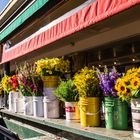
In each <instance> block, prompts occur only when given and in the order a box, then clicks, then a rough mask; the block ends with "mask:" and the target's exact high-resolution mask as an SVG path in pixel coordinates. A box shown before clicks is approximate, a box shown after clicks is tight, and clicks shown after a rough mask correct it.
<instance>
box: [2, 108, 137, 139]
mask: <svg viewBox="0 0 140 140" xmlns="http://www.w3.org/2000/svg"><path fill="white" fill-rule="evenodd" d="M0 114H1V116H2V117H3V118H7V119H12V120H13V119H15V120H18V121H22V123H24V122H26V123H29V122H30V125H31V124H32V123H35V124H38V125H42V129H43V128H44V127H45V126H46V127H50V128H55V129H57V130H61V131H64V132H68V133H72V134H73V135H75V134H76V135H79V136H83V137H86V138H87V139H88V138H90V139H97V140H119V139H120V140H134V139H135V138H134V137H133V132H132V131H120V130H113V129H106V128H102V127H82V126H81V125H80V123H72V122H67V121H66V120H64V119H44V118H41V117H37V118H36V117H33V116H27V115H23V114H19V113H12V112H9V111H8V110H0ZM36 126H37V125H36ZM135 140H136V139H135Z"/></svg>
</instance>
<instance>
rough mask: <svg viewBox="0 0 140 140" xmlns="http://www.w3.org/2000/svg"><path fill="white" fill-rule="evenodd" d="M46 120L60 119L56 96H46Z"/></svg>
mask: <svg viewBox="0 0 140 140" xmlns="http://www.w3.org/2000/svg"><path fill="white" fill-rule="evenodd" d="M43 102H44V118H52V119H56V118H59V101H58V99H57V98H56V96H55V95H53V94H49V95H48V96H44V100H43Z"/></svg>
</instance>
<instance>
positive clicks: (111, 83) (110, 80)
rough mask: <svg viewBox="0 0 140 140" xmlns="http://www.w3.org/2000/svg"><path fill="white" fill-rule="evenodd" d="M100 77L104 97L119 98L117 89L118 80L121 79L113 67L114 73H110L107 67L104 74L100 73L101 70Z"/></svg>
mask: <svg viewBox="0 0 140 140" xmlns="http://www.w3.org/2000/svg"><path fill="white" fill-rule="evenodd" d="M97 71H98V76H99V79H100V88H101V89H102V91H103V93H104V96H110V97H117V90H116V89H115V84H116V80H117V79H118V78H120V77H121V74H120V73H118V72H117V71H116V69H115V67H113V69H112V71H111V72H109V71H108V69H107V67H105V69H104V72H100V71H99V69H98V70H97Z"/></svg>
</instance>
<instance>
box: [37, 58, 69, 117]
mask: <svg viewBox="0 0 140 140" xmlns="http://www.w3.org/2000/svg"><path fill="white" fill-rule="evenodd" d="M35 64H36V71H37V73H38V74H39V75H41V77H42V80H43V83H44V87H43V93H44V100H43V102H44V112H45V113H44V117H45V118H59V101H58V100H57V99H56V96H55V95H54V94H53V91H54V90H55V89H56V87H57V86H58V84H59V80H60V76H62V74H64V73H66V72H68V70H69V61H68V60H64V59H63V58H45V59H41V60H38V61H37V62H36V63H35ZM52 107H53V109H50V108H52ZM48 111H49V113H47V112H48Z"/></svg>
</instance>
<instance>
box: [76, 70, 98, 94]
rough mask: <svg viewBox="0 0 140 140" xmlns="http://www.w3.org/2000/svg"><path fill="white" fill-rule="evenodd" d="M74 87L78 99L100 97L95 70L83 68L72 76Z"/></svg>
mask: <svg viewBox="0 0 140 140" xmlns="http://www.w3.org/2000/svg"><path fill="white" fill-rule="evenodd" d="M74 85H75V86H76V88H77V91H78V93H79V96H80V97H97V96H99V95H100V88H99V78H98V76H97V72H96V70H95V68H94V67H93V68H91V69H90V68H88V67H85V68H83V69H81V70H80V71H79V72H77V73H76V74H75V76H74Z"/></svg>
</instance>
